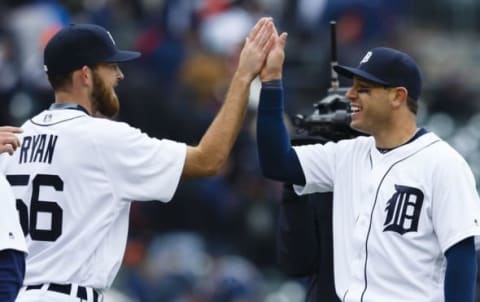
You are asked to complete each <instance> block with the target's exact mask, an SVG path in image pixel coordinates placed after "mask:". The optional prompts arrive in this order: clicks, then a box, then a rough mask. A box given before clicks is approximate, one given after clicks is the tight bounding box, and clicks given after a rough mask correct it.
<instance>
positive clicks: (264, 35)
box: [257, 21, 273, 49]
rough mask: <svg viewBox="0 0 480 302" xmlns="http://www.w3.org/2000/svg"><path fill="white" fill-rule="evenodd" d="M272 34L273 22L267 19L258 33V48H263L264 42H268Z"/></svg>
mask: <svg viewBox="0 0 480 302" xmlns="http://www.w3.org/2000/svg"><path fill="white" fill-rule="evenodd" d="M272 34H273V23H272V22H271V21H269V22H267V23H266V24H265V26H264V27H263V28H262V30H261V31H260V33H259V35H258V39H257V40H258V41H257V43H258V47H259V48H260V49H263V47H264V46H265V44H267V43H268V41H269V39H270V38H271V36H272Z"/></svg>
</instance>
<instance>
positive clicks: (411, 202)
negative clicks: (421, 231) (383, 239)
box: [383, 185, 423, 235]
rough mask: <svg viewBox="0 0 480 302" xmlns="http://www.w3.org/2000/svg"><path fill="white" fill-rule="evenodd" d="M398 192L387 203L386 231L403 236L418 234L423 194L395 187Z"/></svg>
mask: <svg viewBox="0 0 480 302" xmlns="http://www.w3.org/2000/svg"><path fill="white" fill-rule="evenodd" d="M395 190H396V192H395V193H394V194H393V196H392V198H390V200H389V201H388V202H387V207H386V208H385V211H386V212H387V218H386V219H385V223H384V224H383V225H384V226H385V228H384V229H383V231H384V232H386V231H393V232H397V233H399V234H401V235H403V234H405V233H407V232H416V231H417V229H418V220H419V218H420V211H421V210H422V204H423V192H422V191H420V190H419V189H417V188H412V187H407V186H401V185H395Z"/></svg>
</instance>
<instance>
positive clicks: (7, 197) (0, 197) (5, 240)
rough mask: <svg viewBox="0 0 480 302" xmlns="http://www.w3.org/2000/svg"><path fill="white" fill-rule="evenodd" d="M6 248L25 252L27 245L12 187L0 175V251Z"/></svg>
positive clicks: (5, 155) (6, 155)
mask: <svg viewBox="0 0 480 302" xmlns="http://www.w3.org/2000/svg"><path fill="white" fill-rule="evenodd" d="M8 156H9V155H8V154H4V155H2V157H8ZM7 249H13V250H17V251H21V252H27V245H26V244H25V237H24V236H23V232H22V228H21V227H20V220H19V217H18V214H17V210H16V207H15V197H14V196H13V192H12V189H11V188H10V185H9V184H8V182H7V180H6V179H5V177H4V176H3V175H0V251H1V250H7Z"/></svg>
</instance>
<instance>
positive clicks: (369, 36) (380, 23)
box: [0, 0, 480, 302]
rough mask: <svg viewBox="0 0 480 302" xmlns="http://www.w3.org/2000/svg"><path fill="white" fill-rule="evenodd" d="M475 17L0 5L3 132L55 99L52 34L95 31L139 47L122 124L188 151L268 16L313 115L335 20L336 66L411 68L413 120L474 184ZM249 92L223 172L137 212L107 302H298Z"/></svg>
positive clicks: (125, 90)
mask: <svg viewBox="0 0 480 302" xmlns="http://www.w3.org/2000/svg"><path fill="white" fill-rule="evenodd" d="M479 13H480V2H478V1H474V0H455V1H454V0H437V1H413V0H239V1H235V0H65V1H55V0H44V1H41V0H37V1H35V0H31V1H27V0H2V1H0V125H6V124H9V125H15V126H18V125H21V124H22V123H23V122H24V121H25V120H26V119H28V118H29V117H31V116H32V115H34V114H36V113H37V112H39V111H41V110H43V109H45V108H47V107H48V106H49V105H50V104H51V103H52V102H53V92H52V90H51V89H50V87H49V84H48V81H47V78H46V75H45V73H44V71H43V57H42V54H43V47H44V46H45V44H46V42H47V41H48V39H49V38H50V37H51V36H52V35H53V34H54V33H55V32H56V31H57V30H58V29H59V28H61V27H63V26H66V25H68V24H69V23H96V24H99V25H102V26H104V27H105V28H107V29H108V30H109V31H110V32H111V33H112V35H113V37H114V38H115V40H116V43H117V45H118V46H119V47H120V48H123V49H135V50H137V51H141V52H142V53H143V56H142V58H141V59H139V60H138V61H133V62H130V63H126V64H124V65H122V66H121V68H122V70H123V72H124V74H125V80H124V81H123V82H122V83H121V84H120V86H119V87H118V89H117V94H118V95H119V98H120V101H121V111H120V114H119V116H118V117H117V118H118V120H121V121H126V122H128V123H130V124H131V125H133V126H135V127H138V128H140V129H141V130H142V131H144V132H146V133H148V134H149V135H151V136H155V137H158V138H169V139H174V140H177V141H183V142H186V143H188V144H195V143H196V142H197V141H198V140H199V139H200V138H201V136H202V134H203V133H204V131H205V130H206V127H207V126H208V125H209V123H210V122H211V120H212V118H213V117H214V115H215V113H216V112H217V109H218V108H219V105H220V104H221V102H222V101H223V97H224V95H225V92H226V89H227V88H228V84H229V81H230V78H231V76H232V73H233V72H234V70H235V67H236V62H237V57H238V53H239V49H240V48H241V45H242V43H243V40H244V38H245V36H246V35H247V33H248V31H249V30H250V28H251V26H252V25H253V24H254V23H255V22H256V21H257V20H258V18H260V17H262V16H265V15H268V16H272V17H273V18H274V21H275V23H276V25H277V27H278V28H279V30H280V31H287V32H288V33H289V36H288V42H287V49H286V62H285V70H284V86H285V92H286V107H287V113H288V115H287V116H286V117H287V118H288V117H290V116H293V115H295V114H298V113H301V114H305V115H309V114H311V113H312V111H313V109H314V107H313V104H314V103H315V102H317V101H319V100H320V99H322V98H323V97H325V96H326V93H327V89H328V88H329V86H330V58H331V50H330V33H329V30H330V28H329V22H330V21H331V20H335V21H336V22H337V38H338V60H339V62H340V63H341V64H351V65H356V64H357V63H358V61H359V60H360V58H361V57H362V56H363V54H364V53H365V52H366V51H367V50H368V49H369V48H372V47H375V46H389V47H394V48H399V49H401V50H404V51H406V52H407V53H409V54H411V55H412V56H413V57H414V58H415V59H416V60H417V61H418V62H419V64H420V66H421V68H422V69H423V77H424V91H423V96H422V98H421V104H420V110H419V116H418V118H419V121H420V125H423V126H425V127H426V128H427V129H430V130H433V131H435V132H436V133H437V134H439V135H440V136H441V137H443V138H444V139H446V140H447V141H449V142H450V143H451V144H452V145H453V146H454V147H455V148H457V150H458V151H459V152H460V153H462V154H463V155H464V156H465V158H466V159H467V160H468V161H469V163H470V164H471V165H472V168H473V169H474V173H475V175H476V176H477V180H479V179H480V145H479V143H480V114H479V112H480V110H479V109H480V108H479V106H480V99H479V95H480V45H479V44H480V39H479V34H480V19H478V18H476V16H478V14H479ZM341 84H342V86H344V85H348V84H349V83H348V82H344V81H343V79H341ZM259 89H260V83H259V82H258V81H257V82H255V83H254V84H253V85H252V89H251V90H252V91H251V96H250V106H249V112H248V114H247V118H246V122H245V126H244V127H243V130H242V132H241V134H240V137H239V139H238V141H237V143H236V145H235V147H234V150H233V153H232V155H231V157H230V161H229V163H228V165H227V166H226V167H225V169H224V171H223V173H222V175H220V176H217V177H213V178H205V179H202V180H194V181H183V182H182V183H181V184H180V186H179V188H178V191H177V193H176V195H175V197H174V198H173V200H172V201H171V202H170V203H167V204H162V203H158V202H146V203H138V202H136V203H134V204H133V207H132V212H131V227H130V234H129V240H128V245H127V249H126V254H125V259H124V265H123V267H122V269H121V272H120V274H119V277H117V280H116V281H115V283H114V286H113V289H112V291H111V292H110V293H108V296H107V299H106V301H115V302H122V301H131V302H134V301H139V302H158V301H162V302H207V301H215V302H260V301H266V302H300V301H302V299H303V296H304V295H305V288H304V286H303V285H304V282H302V280H292V279H288V278H287V277H286V276H284V275H283V274H282V273H281V272H280V271H279V270H278V266H277V264H276V258H275V254H276V246H275V231H276V219H277V217H276V216H277V206H278V203H279V202H280V197H281V190H282V187H281V184H280V183H276V182H272V181H268V180H266V179H264V178H263V177H262V176H261V174H260V172H259V167H258V160H257V153H256V145H255V114H256V105H257V102H258V92H259ZM291 130H292V131H295V129H291Z"/></svg>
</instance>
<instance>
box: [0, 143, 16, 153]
mask: <svg viewBox="0 0 480 302" xmlns="http://www.w3.org/2000/svg"><path fill="white" fill-rule="evenodd" d="M5 152H7V153H8V154H10V155H12V154H13V152H15V149H14V148H13V146H12V145H10V144H6V145H2V146H0V153H5Z"/></svg>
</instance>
